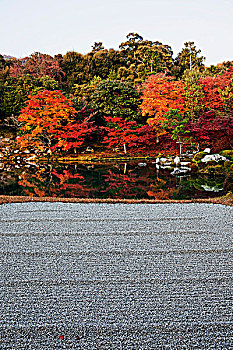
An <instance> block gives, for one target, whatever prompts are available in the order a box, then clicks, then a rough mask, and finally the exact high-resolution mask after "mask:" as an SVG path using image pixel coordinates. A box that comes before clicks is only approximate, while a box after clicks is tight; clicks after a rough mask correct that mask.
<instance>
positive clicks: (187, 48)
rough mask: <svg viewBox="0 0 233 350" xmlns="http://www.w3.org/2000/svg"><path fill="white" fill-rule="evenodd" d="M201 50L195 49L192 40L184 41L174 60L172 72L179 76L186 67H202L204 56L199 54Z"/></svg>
mask: <svg viewBox="0 0 233 350" xmlns="http://www.w3.org/2000/svg"><path fill="white" fill-rule="evenodd" d="M200 53H201V50H200V49H199V50H198V49H197V47H196V45H195V44H194V42H193V41H189V42H186V43H184V48H183V49H182V50H181V52H179V53H178V55H177V57H176V58H175V60H174V67H173V69H172V74H173V75H175V76H176V77H181V76H182V75H183V73H184V71H185V70H186V69H192V68H197V67H199V68H201V67H203V68H204V60H205V57H204V56H200Z"/></svg>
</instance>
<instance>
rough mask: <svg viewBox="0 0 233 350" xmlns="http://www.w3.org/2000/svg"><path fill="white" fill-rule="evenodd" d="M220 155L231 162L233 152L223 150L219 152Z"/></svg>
mask: <svg viewBox="0 0 233 350" xmlns="http://www.w3.org/2000/svg"><path fill="white" fill-rule="evenodd" d="M220 154H221V155H222V156H223V157H226V158H228V159H230V160H232V161H233V150H231V149H225V150H223V151H221V152H220Z"/></svg>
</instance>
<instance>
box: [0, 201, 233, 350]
mask: <svg viewBox="0 0 233 350" xmlns="http://www.w3.org/2000/svg"><path fill="white" fill-rule="evenodd" d="M232 219H233V207H226V206H223V205H216V204H215V205H214V204H204V203H203V204H197V203H191V204H121V203H118V204H103V203H100V204H95V203H89V204H82V203H39V202H37V203H23V204H19V203H17V204H4V205H1V206H0V349H1V350H2V349H3V350H5V349H15V350H21V349H22V350H25V349H32V350H36V349H38V350H53V349H70V350H71V349H72V350H73V349H83V350H86V349H87V350H91V349H98V350H102V349H103V350H104V349H171V350H175V349H200V350H202V349H233V310H232V300H233V285H232V280H233V276H232V274H233V265H232V258H233V246H232V239H233V220H232Z"/></svg>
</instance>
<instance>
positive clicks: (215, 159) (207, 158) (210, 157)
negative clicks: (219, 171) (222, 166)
mask: <svg viewBox="0 0 233 350" xmlns="http://www.w3.org/2000/svg"><path fill="white" fill-rule="evenodd" d="M225 160H227V158H226V157H223V156H221V155H220V154H218V153H217V154H207V155H206V156H205V157H204V158H202V159H201V161H202V162H203V163H208V162H212V161H213V162H220V161H225Z"/></svg>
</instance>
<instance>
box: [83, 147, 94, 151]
mask: <svg viewBox="0 0 233 350" xmlns="http://www.w3.org/2000/svg"><path fill="white" fill-rule="evenodd" d="M85 152H91V153H93V152H94V150H93V148H91V147H90V146H88V147H87V148H86V151H85Z"/></svg>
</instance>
